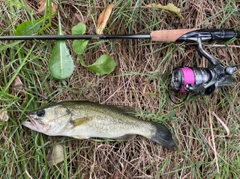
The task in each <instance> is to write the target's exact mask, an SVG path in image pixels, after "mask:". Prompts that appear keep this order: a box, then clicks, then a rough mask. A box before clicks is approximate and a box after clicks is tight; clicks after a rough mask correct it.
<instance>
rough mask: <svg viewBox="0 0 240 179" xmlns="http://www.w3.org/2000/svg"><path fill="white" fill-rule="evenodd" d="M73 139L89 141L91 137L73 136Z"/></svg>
mask: <svg viewBox="0 0 240 179" xmlns="http://www.w3.org/2000/svg"><path fill="white" fill-rule="evenodd" d="M72 137H73V138H76V139H88V138H89V137H87V136H81V135H74V136H72Z"/></svg>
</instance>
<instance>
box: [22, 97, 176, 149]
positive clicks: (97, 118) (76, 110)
mask: <svg viewBox="0 0 240 179" xmlns="http://www.w3.org/2000/svg"><path fill="white" fill-rule="evenodd" d="M26 116H27V120H25V121H23V122H22V125H23V126H25V127H28V128H30V129H31V130H34V131H37V132H40V133H43V134H46V135H49V136H68V137H73V138H77V139H89V138H104V139H117V140H130V139H132V138H134V137H135V136H136V135H140V136H143V137H145V138H147V139H149V140H151V141H153V142H156V143H157V144H160V145H162V146H163V147H165V148H167V149H169V150H177V145H176V143H175V142H174V140H173V138H172V134H171V132H170V131H169V130H168V128H167V127H165V126H164V125H163V124H160V123H157V122H150V121H145V120H141V119H138V118H136V117H134V116H133V115H130V114H129V113H127V112H125V111H124V110H122V109H120V108H118V107H116V106H111V105H103V104H99V103H93V102H89V101H61V102H58V103H55V104H49V105H48V106H46V107H43V108H40V109H38V110H36V111H33V112H31V113H29V114H27V115H26Z"/></svg>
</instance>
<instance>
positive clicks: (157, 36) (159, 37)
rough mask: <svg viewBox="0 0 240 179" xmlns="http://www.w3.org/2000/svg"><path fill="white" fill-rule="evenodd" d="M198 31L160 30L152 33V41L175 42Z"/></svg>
mask: <svg viewBox="0 0 240 179" xmlns="http://www.w3.org/2000/svg"><path fill="white" fill-rule="evenodd" d="M195 30H198V29H176V30H158V31H153V32H151V38H152V41H161V42H175V41H176V40H177V39H178V38H179V37H181V36H182V35H184V34H186V33H188V32H191V31H195Z"/></svg>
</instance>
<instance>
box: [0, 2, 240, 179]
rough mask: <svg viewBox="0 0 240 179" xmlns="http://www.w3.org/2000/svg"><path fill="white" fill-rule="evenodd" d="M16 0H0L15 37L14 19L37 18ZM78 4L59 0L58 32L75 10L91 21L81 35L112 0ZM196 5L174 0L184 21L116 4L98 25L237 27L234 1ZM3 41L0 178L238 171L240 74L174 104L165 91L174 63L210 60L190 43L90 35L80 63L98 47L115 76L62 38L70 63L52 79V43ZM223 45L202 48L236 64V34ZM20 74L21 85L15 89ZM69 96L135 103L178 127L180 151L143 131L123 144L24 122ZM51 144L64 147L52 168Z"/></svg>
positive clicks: (116, 28) (118, 28) (4, 27)
mask: <svg viewBox="0 0 240 179" xmlns="http://www.w3.org/2000/svg"><path fill="white" fill-rule="evenodd" d="M13 2H15V1H6V2H1V3H0V4H1V7H2V9H1V13H0V19H1V23H0V24H1V25H0V29H1V31H0V33H1V35H13V34H14V29H15V28H16V27H17V25H19V24H20V23H22V22H24V21H27V20H29V19H31V17H32V16H34V17H35V18H36V19H37V18H39V17H40V16H39V15H38V16H36V15H33V14H32V13H31V10H30V9H29V7H27V6H26V5H24V1H20V4H18V6H16V5H14V3H13ZM74 2H75V3H74V4H71V3H70V2H67V1H61V2H60V1H59V2H57V4H58V5H59V12H60V16H61V19H62V24H63V27H64V31H65V32H66V33H70V32H71V28H72V27H73V26H74V25H75V24H74V20H73V17H74V13H75V12H76V13H79V14H80V15H81V16H82V17H84V18H88V21H87V22H86V25H87V27H88V32H87V33H88V34H94V33H95V28H94V25H93V24H94V23H96V20H97V17H98V15H99V13H100V12H101V11H102V10H103V9H104V8H105V6H106V4H108V2H106V4H105V3H103V2H102V1H94V2H90V1H84V0H76V1H74ZM145 2H146V1H145ZM152 2H153V3H156V2H158V1H152ZM199 3H200V2H198V1H195V0H194V1H188V0H186V1H175V3H174V4H175V5H177V6H178V7H180V8H181V10H182V14H183V16H184V19H183V20H180V19H179V18H178V17H177V15H174V14H173V13H170V12H166V11H163V10H155V9H145V8H141V6H143V5H146V4H144V2H143V1H141V0H140V1H133V0H127V1H123V0H120V1H115V8H114V11H113V13H112V15H111V18H110V20H109V23H108V26H107V28H106V29H105V31H104V32H105V33H108V34H116V33H117V34H120V33H123V34H128V33H149V32H150V31H153V30H159V29H174V28H193V27H200V28H226V29H229V28H236V29H238V30H240V26H239V23H240V21H239V18H240V17H239V13H238V11H237V10H238V8H239V5H238V3H237V1H230V0H228V1H226V2H225V1H224V2H221V3H218V4H216V3H215V1H208V2H203V4H202V6H201V7H202V9H201V10H200V9H199V8H198V5H199ZM162 4H164V3H162ZM57 21H58V18H57V16H55V17H53V19H52V24H51V26H49V27H48V28H47V29H46V30H44V34H56V33H57V30H58V27H57ZM0 43H1V46H0V58H1V59H0V66H1V68H0V113H1V111H2V110H3V109H4V110H7V111H8V115H9V120H8V121H7V122H3V121H1V122H0V131H1V133H0V158H1V163H0V178H90V177H92V178H99V177H102V178H109V177H111V176H112V177H113V178H114V177H115V178H133V177H136V178H140V177H142V178H147V177H148V178H151V177H152V178H236V179H237V178H239V177H240V174H239V173H240V156H239V152H240V146H239V144H240V128H239V122H240V118H239V114H240V104H239V99H240V97H239V86H240V83H239V73H238V74H236V75H235V77H236V83H235V85H234V86H231V87H226V88H224V89H219V90H218V91H217V93H215V94H214V95H211V96H204V97H201V96H195V95H190V96H189V97H188V98H187V100H186V101H185V102H184V103H182V104H178V105H174V104H172V103H171V101H170V100H169V98H168V93H167V89H168V82H169V81H168V80H169V74H170V72H171V70H172V69H173V68H175V67H178V66H182V65H186V66H200V67H202V66H206V60H205V59H203V58H202V57H201V56H200V55H199V54H198V52H197V51H196V48H195V47H194V46H190V45H186V44H174V43H157V42H150V41H149V40H111V41H108V40H106V41H104V43H103V42H102V41H101V42H97V41H92V42H91V45H90V47H89V49H88V50H87V51H86V54H85V55H84V57H85V61H86V64H92V63H93V62H94V61H95V60H96V59H97V58H98V57H99V56H101V55H102V54H104V53H108V54H110V55H111V56H113V58H114V59H115V61H116V62H117V68H116V70H115V71H114V73H113V74H111V75H107V76H102V77H99V76H96V75H94V74H92V73H91V72H90V71H88V70H87V69H85V68H84V67H82V66H81V65H80V63H79V62H78V61H77V57H76V55H74V53H73V51H72V49H71V44H72V42H71V41H67V45H68V47H69V48H70V50H71V54H72V56H73V58H74V60H75V65H76V68H75V71H74V73H73V75H72V76H71V77H70V78H68V79H66V80H62V81H57V80H55V79H53V78H52V76H51V75H50V74H49V70H48V61H49V58H50V55H51V51H52V48H53V46H54V41H28V42H21V41H2V42H0ZM227 44H228V45H229V46H228V47H221V48H220V47H213V46H208V47H207V50H208V52H210V53H211V54H212V55H213V56H216V57H217V58H218V59H220V60H221V61H222V62H223V63H224V64H237V63H239V59H240V53H239V48H240V42H239V40H234V41H231V43H229V42H228V43H227ZM231 45H235V47H233V46H231ZM220 50H222V52H221V53H220ZM17 76H18V77H20V79H21V81H22V83H23V84H24V89H21V90H19V89H14V88H13V87H12V84H13V82H14V79H15V78H16V77H17ZM72 99H78V100H84V99H87V100H90V101H94V102H100V103H104V104H112V105H118V106H130V108H136V109H138V110H137V111H138V113H137V114H136V116H138V117H140V118H143V119H146V120H154V121H158V122H162V123H164V124H166V126H167V127H168V128H169V129H170V130H171V132H172V133H173V134H174V136H175V141H176V142H177V143H178V148H179V150H178V151H176V152H169V151H167V150H165V149H163V148H162V147H161V146H158V145H157V144H154V143H152V142H150V141H148V140H146V139H144V138H143V137H136V138H134V140H131V141H129V142H118V141H117V142H114V141H107V140H76V139H72V138H67V137H49V136H46V135H43V134H40V133H37V132H34V131H31V130H29V129H27V128H25V127H23V126H22V125H21V122H22V121H23V120H25V115H26V114H27V113H28V112H29V111H31V110H33V109H37V108H39V107H40V106H42V105H44V104H47V103H48V102H50V101H61V100H72ZM212 112H214V113H215V114H217V116H218V117H219V118H220V119H221V120H222V121H223V122H224V123H225V124H226V125H227V127H228V128H229V131H230V136H227V137H226V130H225V128H224V127H223V126H222V125H221V124H220V123H219V122H218V120H217V119H216V118H215V117H214V116H213V115H212ZM210 119H211V120H212V128H211V123H210ZM212 134H213V136H212ZM222 136H224V137H222ZM212 137H214V143H213V138H212ZM56 144H61V145H63V148H64V162H62V163H59V164H57V165H51V164H50V163H49V159H48V155H49V152H50V151H51V148H52V147H53V146H55V145H56ZM213 146H215V148H216V151H214V150H213V149H214V147H213ZM216 157H217V160H216ZM218 168H219V173H218Z"/></svg>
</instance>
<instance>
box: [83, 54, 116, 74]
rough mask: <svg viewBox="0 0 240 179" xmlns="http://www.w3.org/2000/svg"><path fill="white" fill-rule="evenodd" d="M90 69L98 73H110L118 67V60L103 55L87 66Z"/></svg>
mask: <svg viewBox="0 0 240 179" xmlns="http://www.w3.org/2000/svg"><path fill="white" fill-rule="evenodd" d="M87 68H88V69H89V70H91V71H92V72H94V73H96V74H97V75H105V74H110V73H111V72H113V71H114V70H115V68H116V62H115V61H114V60H113V59H112V58H111V57H110V56H109V55H102V56H101V57H100V58H99V59H97V61H96V62H95V63H93V64H92V65H89V66H87Z"/></svg>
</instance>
